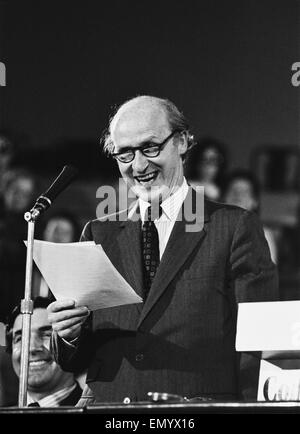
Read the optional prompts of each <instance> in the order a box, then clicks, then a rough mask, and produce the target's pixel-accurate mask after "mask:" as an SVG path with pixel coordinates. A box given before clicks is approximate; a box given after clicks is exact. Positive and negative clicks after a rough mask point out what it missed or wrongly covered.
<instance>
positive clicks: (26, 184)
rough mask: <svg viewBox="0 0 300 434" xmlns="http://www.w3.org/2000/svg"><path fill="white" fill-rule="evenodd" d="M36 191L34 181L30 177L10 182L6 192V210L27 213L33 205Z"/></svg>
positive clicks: (22, 177) (18, 178) (20, 177)
mask: <svg viewBox="0 0 300 434" xmlns="http://www.w3.org/2000/svg"><path fill="white" fill-rule="evenodd" d="M34 191H35V183H34V180H33V179H31V178H29V177H26V176H19V177H17V178H16V179H14V180H12V181H10V183H9V184H8V186H7V188H6V190H5V192H4V202H5V207H6V209H8V210H9V211H13V212H23V211H27V210H28V208H30V207H31V205H32V202H33V196H34Z"/></svg>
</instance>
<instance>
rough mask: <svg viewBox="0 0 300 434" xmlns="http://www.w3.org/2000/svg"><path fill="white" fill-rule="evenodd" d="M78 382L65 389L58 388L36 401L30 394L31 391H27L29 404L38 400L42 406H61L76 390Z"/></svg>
mask: <svg viewBox="0 0 300 434" xmlns="http://www.w3.org/2000/svg"><path fill="white" fill-rule="evenodd" d="M76 386H77V384H76V383H74V384H73V385H72V386H68V387H64V388H63V389H60V390H57V391H56V392H54V393H52V394H50V395H47V396H45V397H44V398H42V399H39V400H38V401H36V400H35V399H33V398H32V397H31V396H30V393H29V392H28V393H27V405H29V404H32V403H33V402H38V404H39V406H40V407H59V403H60V402H61V401H63V400H64V399H66V398H67V397H68V396H69V395H70V394H71V392H73V390H75V388H76Z"/></svg>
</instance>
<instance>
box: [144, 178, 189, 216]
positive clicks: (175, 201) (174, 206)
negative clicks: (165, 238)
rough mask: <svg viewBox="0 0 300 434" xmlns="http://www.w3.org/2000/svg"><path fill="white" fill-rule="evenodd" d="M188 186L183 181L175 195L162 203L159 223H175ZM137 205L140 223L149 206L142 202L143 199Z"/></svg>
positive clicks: (184, 180) (147, 203)
mask: <svg viewBox="0 0 300 434" xmlns="http://www.w3.org/2000/svg"><path fill="white" fill-rule="evenodd" d="M188 189H189V186H188V184H187V182H186V179H185V178H184V179H183V183H182V184H181V186H180V187H179V188H178V189H177V190H176V191H175V193H173V194H171V195H170V196H168V197H167V198H166V199H165V200H164V201H163V202H162V203H161V208H162V211H163V213H162V215H161V217H160V218H159V220H161V221H175V220H176V217H177V215H178V213H179V210H180V208H181V206H182V204H183V201H184V199H185V198H186V195H187V193H188ZM138 205H139V207H140V213H141V219H142V222H144V220H145V215H146V211H147V208H148V207H149V206H150V203H149V202H146V201H144V200H143V199H139V200H138Z"/></svg>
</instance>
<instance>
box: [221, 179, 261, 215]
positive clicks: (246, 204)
mask: <svg viewBox="0 0 300 434" xmlns="http://www.w3.org/2000/svg"><path fill="white" fill-rule="evenodd" d="M224 200H225V202H226V203H228V204H230V205H236V206H240V207H241V208H244V209H246V210H248V211H255V210H256V208H257V206H258V201H257V199H256V197H255V195H254V191H253V187H252V184H251V182H250V181H249V180H247V179H242V178H241V179H235V180H233V181H231V183H230V184H229V186H228V189H227V192H226V194H225V197H224Z"/></svg>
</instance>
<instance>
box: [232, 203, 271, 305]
mask: <svg viewBox="0 0 300 434" xmlns="http://www.w3.org/2000/svg"><path fill="white" fill-rule="evenodd" d="M230 270H231V271H230V273H231V276H230V280H231V285H232V286H233V290H234V296H235V300H236V302H237V303H242V302H251V301H256V302H257V301H271V300H278V299H279V290H278V275H277V268H276V266H275V264H273V262H272V260H271V256H270V250H269V246H268V243H267V240H266V238H265V235H264V231H263V228H262V225H261V223H260V221H259V219H258V217H257V216H256V214H254V213H250V212H248V211H244V212H243V213H242V215H241V216H240V218H239V221H238V223H237V225H236V229H235V232H234V235H233V240H232V245H231V252H230Z"/></svg>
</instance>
